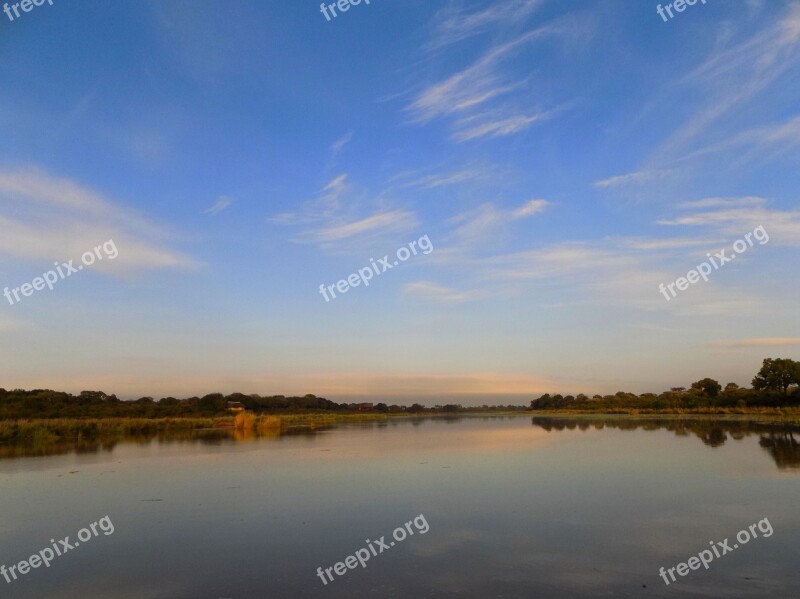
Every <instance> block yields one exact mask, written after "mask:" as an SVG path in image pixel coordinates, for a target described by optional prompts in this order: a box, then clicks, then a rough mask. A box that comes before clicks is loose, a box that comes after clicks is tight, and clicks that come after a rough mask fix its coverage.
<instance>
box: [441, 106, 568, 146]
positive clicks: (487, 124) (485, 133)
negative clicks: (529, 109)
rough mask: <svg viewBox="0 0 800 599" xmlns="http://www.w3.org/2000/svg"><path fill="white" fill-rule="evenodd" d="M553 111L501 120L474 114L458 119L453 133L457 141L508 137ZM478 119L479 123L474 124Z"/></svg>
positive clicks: (546, 116) (545, 117)
mask: <svg viewBox="0 0 800 599" xmlns="http://www.w3.org/2000/svg"><path fill="white" fill-rule="evenodd" d="M551 116H552V112H540V113H538V114H532V115H521V114H520V115H514V116H509V117H506V118H501V119H499V120H492V119H488V120H484V117H483V116H472V117H469V118H465V119H461V120H459V121H457V123H456V126H457V130H456V132H455V133H453V139H455V140H456V141H469V140H471V139H478V138H479V137H506V136H508V135H514V134H515V133H519V132H520V131H524V130H525V129H528V128H529V127H530V126H531V125H533V124H534V123H537V122H539V121H542V120H545V119H548V118H550V117H551ZM476 121H478V123H477V124H473V123H475V122H476ZM481 121H482V122H481Z"/></svg>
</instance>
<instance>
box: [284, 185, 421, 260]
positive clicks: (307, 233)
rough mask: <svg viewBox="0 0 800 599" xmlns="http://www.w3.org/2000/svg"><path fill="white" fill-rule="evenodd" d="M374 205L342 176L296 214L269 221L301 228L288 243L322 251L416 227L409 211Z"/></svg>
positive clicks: (417, 223) (415, 221) (415, 222)
mask: <svg viewBox="0 0 800 599" xmlns="http://www.w3.org/2000/svg"><path fill="white" fill-rule="evenodd" d="M374 204H375V202H373V201H370V200H369V199H368V198H366V197H365V194H363V193H360V192H358V191H357V190H356V189H355V186H353V185H351V184H350V183H348V177H347V173H342V174H340V175H338V176H337V177H335V178H334V179H332V180H331V181H329V182H328V183H327V184H326V185H325V186H324V187H323V188H322V190H321V191H320V195H319V196H318V197H316V198H314V199H313V200H311V201H308V202H306V203H305V204H304V205H303V207H302V209H301V210H300V211H299V212H295V213H283V214H278V215H276V216H274V217H272V218H270V219H269V221H270V222H273V223H275V224H280V225H295V226H297V225H300V226H303V227H304V229H303V230H302V231H300V232H299V233H297V234H296V235H295V236H294V237H293V238H292V240H293V241H294V242H296V243H312V244H316V245H319V246H320V247H322V248H325V249H342V247H341V244H342V242H347V241H355V242H356V244H358V243H363V242H364V241H370V240H371V241H375V238H376V237H378V236H382V235H388V234H394V233H402V232H404V231H408V230H411V229H413V228H415V227H417V226H418V225H419V222H418V220H417V217H416V215H415V214H414V213H413V212H411V211H409V210H402V209H392V208H390V207H387V205H386V202H384V201H381V202H378V204H379V205H378V207H377V208H376V207H375V206H374ZM350 246H351V247H352V243H351V244H350Z"/></svg>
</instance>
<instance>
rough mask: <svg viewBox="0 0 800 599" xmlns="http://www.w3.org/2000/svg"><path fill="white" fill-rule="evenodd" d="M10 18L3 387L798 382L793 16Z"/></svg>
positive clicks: (757, 11) (421, 397)
mask: <svg viewBox="0 0 800 599" xmlns="http://www.w3.org/2000/svg"><path fill="white" fill-rule="evenodd" d="M9 8H10V11H11V15H12V16H13V9H11V7H9ZM19 12H20V16H19V17H14V18H13V20H11V19H10V18H9V17H8V15H7V14H5V13H0V276H1V279H0V288H3V289H4V291H8V295H6V296H4V297H1V298H0V306H1V309H0V339H1V341H0V386H2V387H4V388H7V389H13V388H26V389H31V388H50V389H57V390H66V391H72V392H78V391H81V390H84V389H92V390H103V391H105V392H107V393H116V394H117V395H119V396H120V397H124V398H136V397H140V396H154V397H157V398H158V397H162V396H167V395H172V396H175V397H187V396H191V395H204V394H206V393H211V392H216V391H220V392H225V393H229V392H242V393H259V394H267V395H272V394H285V395H293V394H301V395H304V394H306V393H314V394H316V395H319V396H323V397H328V398H330V399H333V400H338V401H346V400H355V399H356V398H360V399H363V400H374V401H390V402H393V403H394V402H398V403H410V402H411V401H420V402H421V403H425V404H428V405H433V404H436V403H451V402H456V401H457V402H460V403H464V404H465V405H471V404H484V403H490V404H491V403H495V402H502V403H506V402H512V401H513V402H514V403H519V402H527V401H528V400H529V399H531V398H532V397H536V396H538V395H539V394H541V393H543V392H551V393H552V392H561V393H587V394H594V393H614V392H616V391H620V390H625V391H633V392H660V391H663V390H665V389H668V388H670V387H674V386H688V385H689V384H690V383H691V382H693V381H695V380H698V379H700V378H704V377H707V376H709V377H712V378H715V379H717V380H719V381H720V382H722V384H725V383H727V382H736V383H738V384H740V385H745V384H748V385H749V383H750V380H751V379H752V377H753V375H754V374H755V373H756V371H757V370H758V368H759V367H760V364H761V361H762V360H763V359H764V358H766V357H787V358H793V359H798V358H800V330H799V329H798V320H799V319H798V309H797V298H798V291H800V283H798V276H797V275H798V249H800V247H799V246H800V203H798V195H797V194H798V188H799V187H800V186H798V183H800V168H798V167H800V86H799V85H798V84H797V81H799V80H800V78H799V77H798V75H800V2H796V1H788V0H786V1H784V0H737V1H736V2H722V1H721V0H708V2H707V3H706V4H702V3H700V2H698V3H696V4H695V5H693V6H686V8H685V10H684V11H683V12H680V13H677V12H674V11H673V13H674V17H673V18H672V19H667V20H666V21H665V20H664V18H662V17H661V16H659V13H658V12H657V3H655V2H647V1H645V2H642V1H636V2H634V1H633V0H591V1H590V0H587V1H583V0H571V1H570V2H557V1H555V0H502V1H496V2H490V1H485V0H464V1H451V0H372V2H370V4H366V3H365V2H362V3H361V4H360V5H357V6H352V7H350V9H349V10H348V11H347V12H338V11H337V13H338V14H337V16H336V17H332V18H330V20H328V18H326V16H325V15H324V14H323V12H322V11H321V9H320V5H319V3H318V2H314V1H311V0H293V1H291V2H277V1H273V0H263V1H258V2H256V1H248V0H231V1H230V2H225V3H222V2H209V1H206V0H192V1H191V2H188V1H184V0H170V2H155V1H148V0H144V1H139V2H114V3H108V2H100V1H99V0H82V1H81V2H68V1H65V0H53V3H52V5H50V4H49V3H48V2H45V3H44V4H43V5H42V6H33V8H32V9H31V10H30V12H22V11H19ZM328 12H330V11H328ZM759 227H761V229H758V232H757V233H756V234H755V235H756V237H755V238H754V233H753V232H754V231H756V230H757V228H759ZM761 231H763V232H764V233H761ZM748 234H750V242H751V245H747V247H746V249H745V250H744V251H742V252H741V253H738V254H736V259H735V260H733V259H730V260H728V261H727V262H725V263H724V264H722V265H721V266H719V267H718V268H717V269H714V270H712V271H711V272H710V274H709V275H708V277H707V278H708V280H707V281H705V280H703V279H702V278H701V279H699V280H698V281H697V282H693V283H690V284H688V285H687V284H686V283H685V282H684V283H683V284H680V283H679V284H678V287H675V281H676V280H678V279H679V277H686V276H687V273H688V272H689V271H690V270H692V269H694V268H695V267H697V266H698V265H699V264H701V263H702V262H707V261H708V260H709V255H711V256H713V255H715V254H717V253H718V252H720V251H722V250H723V249H726V251H727V256H731V255H732V254H735V252H734V251H733V250H732V249H731V248H732V247H733V244H734V243H735V242H736V241H737V240H743V241H742V242H741V243H745V241H744V240H745V239H746V237H745V236H746V235H748ZM767 239H768V241H767ZM425 240H427V241H425ZM109 241H112V242H113V243H112V244H111V245H113V247H114V248H115V252H113V253H112V252H110V251H109V252H105V253H103V252H104V250H101V249H98V250H97V251H96V252H95V257H92V256H91V255H90V256H89V257H88V258H87V257H86V254H85V252H87V251H88V252H89V253H90V254H91V252H93V251H94V248H101V247H104V246H103V244H104V243H107V242H109ZM412 242H416V244H417V245H416V247H415V248H414V249H415V250H416V249H417V248H418V247H425V248H432V249H428V250H427V251H426V252H422V251H417V252H416V254H413V253H412V254H411V255H410V257H407V259H406V260H404V261H403V260H397V259H396V258H397V250H398V249H399V248H403V247H406V248H408V247H409V244H411V243H412ZM111 245H108V244H107V245H106V246H105V247H111ZM740 247H741V246H740ZM403 251H406V250H403ZM99 256H102V257H103V259H99V258H98V257H99ZM112 256H114V257H112ZM385 256H388V258H389V260H388V262H384V266H378V264H379V261H380V260H381V259H383V258H384V257H385ZM89 258H91V260H93V261H94V263H93V264H88V262H89ZM69 260H73V261H74V265H75V266H77V265H84V264H85V267H84V268H82V269H80V270H77V271H75V272H71V273H70V274H69V276H65V275H59V278H58V280H57V281H56V282H54V283H53V285H52V289H49V288H48V287H47V286H44V287H43V288H42V286H43V284H42V283H41V282H40V283H38V285H37V283H36V279H37V278H38V277H42V276H43V274H44V273H46V272H48V271H51V270H54V269H56V267H59V268H61V266H60V265H62V264H66V263H68V262H69ZM82 261H84V262H82ZM720 261H721V260H720ZM394 262H398V264H396V265H395V264H394ZM372 264H375V267H374V269H373V270H372V271H371V272H370V274H373V273H376V272H377V273H378V274H374V276H373V277H372V280H370V281H367V282H368V283H369V285H368V286H366V285H365V284H364V283H362V282H361V279H359V278H358V276H357V273H358V272H359V270H360V269H362V272H367V271H370V269H371V268H372ZM386 265H388V266H389V267H390V268H388V269H386V270H385V271H383V270H380V269H385V268H386ZM61 270H62V272H63V271H64V270H68V269H66V267H64V268H61ZM354 273H356V274H355V277H354V278H353V280H354V281H358V285H357V286H355V284H354V286H353V287H349V288H348V287H345V288H346V289H347V291H345V292H341V290H337V289H336V285H337V283H338V282H339V281H342V280H346V279H348V278H349V277H350V275H351V274H354ZM62 276H63V278H62ZM52 277H55V274H53V275H52ZM364 277H365V278H366V275H364ZM26 283H27V284H30V285H32V286H33V287H37V286H38V287H39V289H34V290H33V291H32V290H31V287H27V288H22V287H21V286H22V285H23V284H26ZM670 283H672V284H673V291H674V295H672V294H670V292H669V291H668V290H667V289H666V288H664V290H660V287H659V286H660V285H662V284H663V285H665V286H666V285H668V284H670ZM342 285H343V286H344V284H342ZM348 285H349V284H348ZM321 286H324V287H323V289H324V293H323V292H322V290H321ZM328 286H330V289H329V288H328ZM681 286H683V287H684V288H683V289H681V288H680V287H681ZM14 289H18V290H19V291H17V299H18V301H16V300H14V295H13V290H14ZM26 289H27V291H28V292H29V293H28V294H25V291H26ZM333 294H335V297H331V296H332V295H333ZM667 298H669V299H667Z"/></svg>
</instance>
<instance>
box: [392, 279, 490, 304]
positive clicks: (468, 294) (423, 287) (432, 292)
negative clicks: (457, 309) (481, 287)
mask: <svg viewBox="0 0 800 599" xmlns="http://www.w3.org/2000/svg"><path fill="white" fill-rule="evenodd" d="M403 292H404V293H405V294H406V295H410V296H414V297H417V298H420V299H423V300H427V301H432V302H437V303H445V304H458V303H463V302H468V301H472V300H475V299H479V298H480V297H482V296H483V295H485V294H484V293H482V292H480V291H457V290H455V289H452V288H449V287H444V286H442V285H439V284H438V283H434V282H433V281H415V282H414V283H409V284H407V285H406V286H405V287H404V288H403Z"/></svg>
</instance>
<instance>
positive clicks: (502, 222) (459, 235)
mask: <svg viewBox="0 0 800 599" xmlns="http://www.w3.org/2000/svg"><path fill="white" fill-rule="evenodd" d="M549 205H550V203H549V202H548V201H547V200H542V199H535V200H529V201H527V202H525V203H524V204H523V205H522V206H520V207H518V208H514V209H503V208H498V207H497V206H495V205H494V204H492V203H485V204H482V205H480V206H478V207H477V208H475V209H473V210H468V211H466V212H462V213H461V214H457V215H456V216H453V217H451V218H450V219H448V221H447V222H448V224H451V225H457V227H456V228H455V229H454V231H453V233H452V235H453V237H454V240H455V243H456V244H459V245H464V244H466V245H472V244H475V243H476V242H478V241H480V240H485V239H488V238H493V237H496V236H497V235H499V234H500V232H501V230H502V229H503V228H504V227H505V226H507V225H509V224H510V223H512V222H513V221H516V220H520V219H523V218H528V217H530V216H534V215H536V214H539V213H541V212H543V211H544V210H545V209H546V208H547V206H549Z"/></svg>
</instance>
